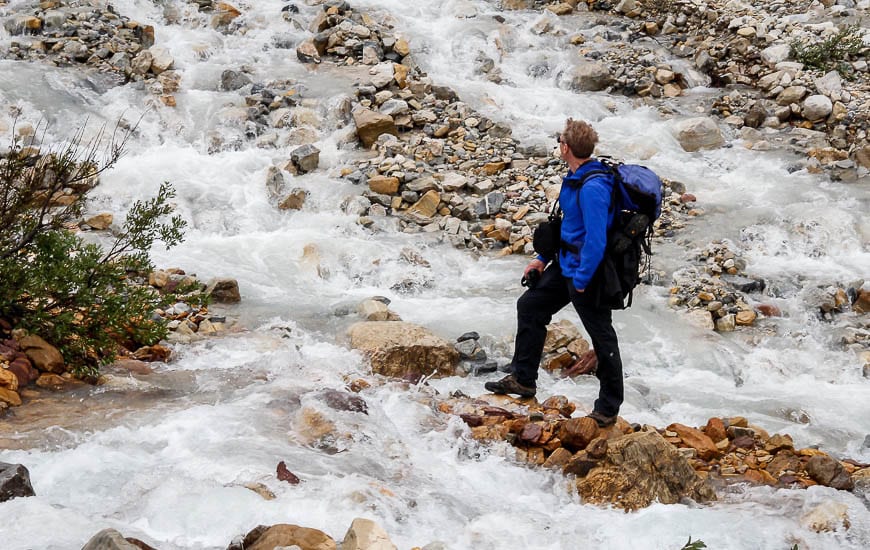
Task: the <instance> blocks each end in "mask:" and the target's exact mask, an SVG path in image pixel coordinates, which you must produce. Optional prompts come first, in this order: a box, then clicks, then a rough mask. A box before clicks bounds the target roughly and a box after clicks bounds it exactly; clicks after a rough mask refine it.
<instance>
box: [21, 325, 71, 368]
mask: <svg viewBox="0 0 870 550" xmlns="http://www.w3.org/2000/svg"><path fill="white" fill-rule="evenodd" d="M18 345H19V346H21V350H22V351H23V352H24V353H25V354H26V355H27V358H28V359H30V361H31V362H32V363H33V366H34V367H36V368H37V369H39V370H40V371H42V372H53V373H56V374H60V373H62V372H64V364H63V356H62V355H61V354H60V352H59V351H58V350H57V348H56V347H54V346H52V345H51V344H49V343H48V342H46V341H45V340H43V339H42V338H40V337H39V336H37V335H35V334H29V335H27V336H24V337H22V338H19V340H18Z"/></svg>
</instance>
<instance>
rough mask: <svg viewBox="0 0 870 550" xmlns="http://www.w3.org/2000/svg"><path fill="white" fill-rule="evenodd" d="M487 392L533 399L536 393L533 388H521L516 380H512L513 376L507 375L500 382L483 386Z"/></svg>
mask: <svg viewBox="0 0 870 550" xmlns="http://www.w3.org/2000/svg"><path fill="white" fill-rule="evenodd" d="M483 387H484V388H486V389H487V391H491V392H492V393H497V394H500V395H504V394H506V393H514V394H516V395H519V396H520V397H534V396H535V393H536V392H537V391H538V389H537V388H535V386H523V385H522V384H520V383H519V382H517V379H516V378H514V375H513V374H509V375H507V376H505V377H504V378H502V379H501V380H498V381H495V382H487V383H486V384H484V385H483Z"/></svg>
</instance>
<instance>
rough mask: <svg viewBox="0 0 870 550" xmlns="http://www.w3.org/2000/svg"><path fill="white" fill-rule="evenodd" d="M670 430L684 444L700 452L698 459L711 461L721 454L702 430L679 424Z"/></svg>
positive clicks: (672, 425)
mask: <svg viewBox="0 0 870 550" xmlns="http://www.w3.org/2000/svg"><path fill="white" fill-rule="evenodd" d="M668 430H670V431H672V432H676V433H677V436H679V438H680V439H681V440H682V441H683V443H685V444H686V445H688V446H689V447H691V448H693V449H695V450H696V451H698V457H700V458H701V459H702V460H710V459H711V458H715V457H717V456H719V454H720V453H719V449H717V448H716V444H715V443H713V440H712V439H710V437H708V436H707V435H706V434H705V433H704V432H702V431H701V430H697V429H695V428H690V427H689V426H685V425H683V424H677V423H674V424H671V425H670V426H668Z"/></svg>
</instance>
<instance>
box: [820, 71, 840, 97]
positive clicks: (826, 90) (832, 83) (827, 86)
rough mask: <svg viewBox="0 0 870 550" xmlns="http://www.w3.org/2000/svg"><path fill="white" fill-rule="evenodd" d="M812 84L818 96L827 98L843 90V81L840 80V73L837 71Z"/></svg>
mask: <svg viewBox="0 0 870 550" xmlns="http://www.w3.org/2000/svg"><path fill="white" fill-rule="evenodd" d="M813 83H814V84H815V85H816V89H817V90H818V91H819V93H820V94H824V95H826V96H828V97H830V96H831V95H832V94H833V93H839V92H840V91H842V90H843V79H842V78H840V73H838V72H837V71H831V72H829V73H828V74H826V75H825V76H822V77H820V78H817V79H815V80H814V81H813Z"/></svg>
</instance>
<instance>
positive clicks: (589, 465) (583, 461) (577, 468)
mask: <svg viewBox="0 0 870 550" xmlns="http://www.w3.org/2000/svg"><path fill="white" fill-rule="evenodd" d="M600 463H601V461H600V460H597V459H594V458H591V457H590V456H589V453H587V452H586V451H577V452H576V453H574V455H572V456H571V458H570V459H569V460H568V462H567V464H565V466H564V468H562V473H564V474H565V475H574V476H577V477H586V474H588V473H589V472H590V471H592V469H593V468H596V467H597V466H598V465H599V464H600Z"/></svg>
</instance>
